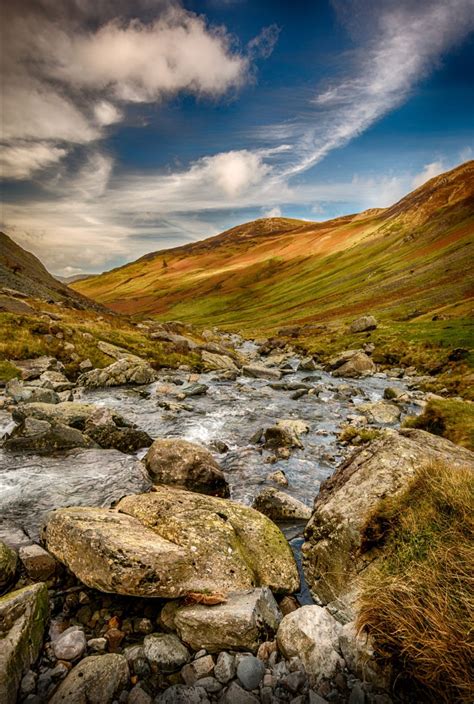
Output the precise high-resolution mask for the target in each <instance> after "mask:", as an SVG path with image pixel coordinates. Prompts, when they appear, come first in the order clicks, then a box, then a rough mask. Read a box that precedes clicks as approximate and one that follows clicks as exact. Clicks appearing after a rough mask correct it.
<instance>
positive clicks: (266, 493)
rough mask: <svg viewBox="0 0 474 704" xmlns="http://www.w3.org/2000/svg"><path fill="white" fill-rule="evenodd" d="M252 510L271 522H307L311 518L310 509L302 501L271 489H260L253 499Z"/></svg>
mask: <svg viewBox="0 0 474 704" xmlns="http://www.w3.org/2000/svg"><path fill="white" fill-rule="evenodd" d="M252 508H255V509H256V510H257V511H260V512H261V513H263V514H264V515H265V516H268V518H271V520H272V521H275V522H278V521H291V520H302V521H308V520H309V519H310V518H311V509H310V508H309V506H306V505H305V504H304V503H303V502H302V501H299V500H298V499H295V498H294V497H293V496H290V494H286V493H285V492H283V491H278V489H275V488H273V487H267V488H265V489H262V491H260V493H259V494H257V496H256V497H255V499H254V502H253V504H252Z"/></svg>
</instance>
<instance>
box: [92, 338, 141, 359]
mask: <svg viewBox="0 0 474 704" xmlns="http://www.w3.org/2000/svg"><path fill="white" fill-rule="evenodd" d="M97 347H98V348H99V350H100V351H101V352H103V353H104V354H106V355H107V356H108V357H112V359H115V360H117V361H118V360H120V359H126V360H128V361H129V362H133V363H136V364H142V363H145V360H144V359H142V357H138V356H137V355H136V354H132V353H131V352H129V351H128V350H126V349H124V348H123V347H117V345H112V344H111V343H110V342H105V341H104V340H99V341H98V343H97Z"/></svg>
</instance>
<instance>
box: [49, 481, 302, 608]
mask: <svg viewBox="0 0 474 704" xmlns="http://www.w3.org/2000/svg"><path fill="white" fill-rule="evenodd" d="M44 537H45V540H46V544H47V547H48V550H49V551H50V552H51V553H52V554H53V555H54V556H55V557H56V558H57V559H59V560H60V561H61V562H63V563H64V564H65V565H66V566H67V567H69V569H70V570H71V571H72V572H74V574H75V575H76V576H77V577H78V578H79V579H80V580H81V581H82V582H84V584H87V585H88V586H90V587H93V588H96V589H101V590H102V591H106V592H112V593H118V594H129V595H132V596H148V597H151V596H153V597H164V598H174V597H178V596H182V595H185V594H188V593H189V592H205V593H214V592H218V593H224V594H225V593H227V592H230V591H240V590H245V589H250V588H253V587H257V586H269V587H270V588H271V589H272V590H273V591H275V592H280V593H287V592H293V591H295V590H296V589H298V585H299V577H298V571H297V568H296V564H295V561H294V558H293V555H292V552H291V549H290V547H289V545H288V543H287V541H286V540H285V538H284V536H283V534H282V533H281V531H280V530H279V528H277V526H276V525H275V524H274V523H272V522H271V521H270V520H269V519H268V518H266V517H265V516H263V515H262V514H260V513H259V512H258V511H254V510H253V509H251V508H247V507H245V506H241V505H240V504H237V503H234V502H232V501H229V500H226V499H220V498H216V497H211V496H206V495H203V494H197V493H194V492H189V491H184V490H182V489H177V488H172V487H165V486H160V487H156V491H154V492H152V493H149V494H140V495H133V496H127V497H125V498H124V499H122V500H121V501H120V502H119V503H118V505H117V507H116V509H111V510H107V509H100V508H64V509H59V510H57V511H54V512H52V513H51V515H50V518H49V521H48V522H47V525H46V527H45V530H44Z"/></svg>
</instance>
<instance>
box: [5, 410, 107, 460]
mask: <svg viewBox="0 0 474 704" xmlns="http://www.w3.org/2000/svg"><path fill="white" fill-rule="evenodd" d="M4 447H5V449H7V450H10V451H11V452H19V451H31V452H37V453H39V454H48V453H52V452H57V451H58V450H70V449H71V448H73V447H84V448H92V447H97V445H96V444H95V442H94V441H93V440H91V439H90V438H89V437H87V436H86V435H83V434H82V433H81V431H80V430H76V428H70V427H69V426H67V425H63V423H56V422H54V421H53V422H52V423H49V422H48V421H46V420H37V419H36V418H26V419H25V420H24V421H23V422H22V423H20V425H19V426H17V427H16V428H15V429H14V430H13V431H12V433H11V434H10V436H9V437H8V438H7V439H6V440H5V441H4Z"/></svg>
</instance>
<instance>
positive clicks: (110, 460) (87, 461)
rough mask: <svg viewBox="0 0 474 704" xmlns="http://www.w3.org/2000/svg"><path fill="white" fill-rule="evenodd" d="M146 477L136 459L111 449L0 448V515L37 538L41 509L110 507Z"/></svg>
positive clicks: (145, 483)
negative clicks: (39, 451) (45, 451)
mask: <svg viewBox="0 0 474 704" xmlns="http://www.w3.org/2000/svg"><path fill="white" fill-rule="evenodd" d="M150 488H151V482H150V480H149V478H148V476H147V474H146V471H145V468H144V467H143V465H142V463H141V462H138V461H137V460H136V459H135V458H134V457H131V456H129V455H123V454H122V453H121V452H117V451H116V450H87V449H76V450H69V451H68V452H67V453H61V454H57V455H52V456H50V457H48V458H47V459H44V460H43V458H41V457H37V456H35V455H33V454H32V455H28V456H25V455H24V454H21V453H18V454H16V453H15V454H14V453H6V452H4V453H3V454H2V455H1V458H0V515H1V516H2V519H3V521H5V522H6V521H10V523H11V524H12V525H14V526H17V527H21V528H23V529H24V530H26V531H27V533H28V534H29V535H30V536H31V537H32V538H33V539H36V538H37V536H38V531H39V528H40V526H41V524H42V523H43V521H44V518H45V516H46V514H47V513H48V512H49V511H51V510H52V509H54V508H58V507H60V506H70V505H71V504H73V505H75V506H81V505H82V506H84V505H86V506H110V505H111V504H112V503H113V502H114V501H118V499H120V498H122V496H125V495H127V494H130V493H133V492H137V493H139V492H143V491H148V490H149V489H150Z"/></svg>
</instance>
